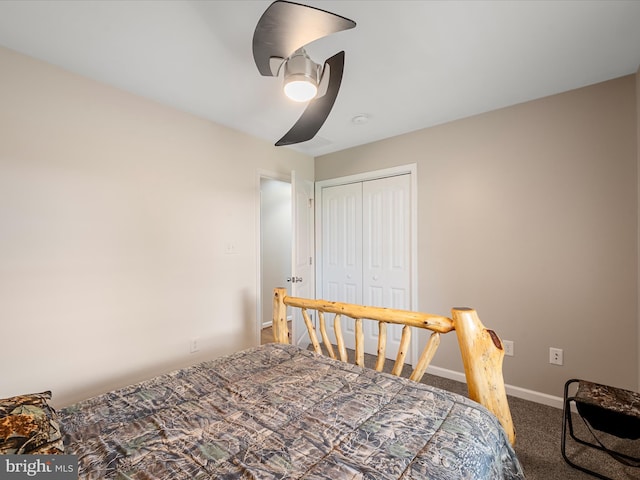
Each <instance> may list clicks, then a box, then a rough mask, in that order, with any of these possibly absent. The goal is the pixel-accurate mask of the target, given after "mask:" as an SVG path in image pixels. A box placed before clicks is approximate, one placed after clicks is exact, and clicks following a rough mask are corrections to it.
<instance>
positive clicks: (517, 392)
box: [427, 367, 563, 409]
mask: <svg viewBox="0 0 640 480" xmlns="http://www.w3.org/2000/svg"><path fill="white" fill-rule="evenodd" d="M427 373H430V374H432V375H437V376H438V377H443V378H448V379H449V380H456V381H458V382H462V383H467V379H466V377H465V375H464V373H462V372H456V371H455V370H449V369H447V368H441V367H429V368H427ZM505 390H506V391H507V395H511V396H513V397H517V398H522V399H523V400H529V401H531V402H536V403H541V404H543V405H547V406H549V407H555V408H559V409H562V404H563V400H562V397H555V396H553V395H548V394H546V393H540V392H536V391H534V390H528V389H526V388H521V387H515V386H513V385H506V384H505Z"/></svg>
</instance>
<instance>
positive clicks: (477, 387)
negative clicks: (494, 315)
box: [451, 308, 516, 444]
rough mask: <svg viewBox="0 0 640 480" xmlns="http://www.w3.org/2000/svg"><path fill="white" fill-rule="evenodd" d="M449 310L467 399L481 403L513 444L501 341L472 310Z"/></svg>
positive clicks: (512, 427) (512, 429) (514, 435)
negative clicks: (497, 421)
mask: <svg viewBox="0 0 640 480" xmlns="http://www.w3.org/2000/svg"><path fill="white" fill-rule="evenodd" d="M451 313H452V317H453V323H454V328H455V331H456V336H457V337H458V344H459V345H460V353H461V355H462V363H463V365H464V371H465V375H466V377H467V387H468V388H469V398H471V399H472V400H475V401H476V402H478V403H481V404H482V405H484V406H485V407H487V409H489V410H490V411H491V412H492V413H493V414H494V415H495V416H496V417H498V420H499V421H500V423H501V424H502V427H503V428H504V430H505V432H506V433H507V437H508V438H509V441H510V442H511V444H514V443H515V440H516V432H515V428H514V426H513V420H512V419H511V412H510V410H509V404H508V402H507V393H506V391H505V388H504V378H503V376H502V361H503V359H504V349H503V347H502V341H501V340H500V338H499V337H498V335H496V333H495V332H494V331H492V330H488V329H486V328H485V326H484V325H483V324H482V322H481V321H480V319H479V318H478V314H477V313H476V311H475V310H473V309H470V308H454V309H452V311H451Z"/></svg>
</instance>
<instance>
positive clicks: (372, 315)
mask: <svg viewBox="0 0 640 480" xmlns="http://www.w3.org/2000/svg"><path fill="white" fill-rule="evenodd" d="M287 307H292V308H299V309H300V310H301V312H302V317H303V319H304V322H305V324H306V326H307V330H308V333H309V338H310V340H311V344H312V345H313V348H314V350H315V351H316V353H319V354H323V351H322V348H321V346H320V342H319V341H318V336H317V334H316V330H315V328H314V326H313V323H312V321H311V318H310V316H309V313H308V310H315V311H316V312H317V313H318V322H319V329H320V336H321V338H322V343H323V345H324V347H325V349H326V351H327V352H328V354H329V356H330V357H332V358H334V359H339V360H341V361H343V362H347V361H348V359H347V350H346V347H345V343H344V338H343V335H342V330H341V326H340V320H341V317H343V316H344V317H349V318H352V319H354V320H355V363H356V365H359V366H362V367H364V329H363V321H377V322H378V331H379V336H378V356H377V361H376V365H375V369H376V370H378V371H381V370H382V368H383V365H384V362H385V358H386V338H387V336H386V327H387V324H389V323H393V324H398V325H403V329H402V337H401V340H400V348H399V350H398V353H397V355H396V360H395V364H394V367H393V369H392V372H391V373H392V374H393V375H400V372H401V371H402V368H403V366H404V362H405V358H406V355H407V352H408V351H409V345H410V342H411V327H415V328H422V329H426V330H431V332H432V333H431V336H430V337H429V340H428V341H427V344H426V345H425V346H424V348H423V350H422V353H421V355H420V358H419V360H418V362H417V364H416V366H415V368H414V370H413V372H412V374H411V376H410V379H411V380H414V381H416V382H419V381H420V379H421V378H422V376H423V375H424V373H425V371H426V369H427V367H428V366H429V363H430V362H431V360H432V359H433V356H434V354H435V352H436V350H437V348H438V345H439V344H440V335H441V334H443V333H449V332H452V331H455V332H456V336H457V338H458V345H459V346H460V353H461V355H462V362H463V365H464V371H465V376H466V380H467V388H468V390H469V398H471V399H472V400H475V401H476V402H478V403H480V404H482V405H484V406H485V407H486V408H487V409H488V410H489V411H490V412H492V413H493V414H494V415H495V416H496V417H497V418H498V420H499V421H500V423H501V425H502V427H503V428H504V430H505V432H506V434H507V437H508V438H509V441H510V442H511V444H514V443H515V438H516V434H515V428H514V426H513V420H512V418H511V411H510V410H509V404H508V402H507V394H506V391H505V386H504V378H503V376H502V361H503V359H504V348H503V346H502V341H501V340H500V337H498V335H497V334H496V333H495V332H494V331H493V330H489V329H487V328H485V326H484V325H483V324H482V322H481V321H480V319H479V317H478V314H477V313H476V311H475V310H473V309H471V308H453V309H452V310H451V318H449V317H443V316H441V315H434V314H429V313H420V312H412V311H408V310H397V309H390V308H380V307H368V306H362V305H355V304H349V303H341V302H329V301H326V300H312V299H307V298H299V297H290V296H287V291H286V289H284V288H276V289H274V298H273V333H274V340H275V342H277V343H287V344H288V343H290V339H291V335H290V333H289V327H288V324H287ZM326 313H329V314H333V315H334V317H333V322H334V331H335V334H336V345H337V349H338V356H336V353H335V352H334V349H333V346H332V343H331V341H330V340H329V337H328V335H327V329H326V319H325V314H326Z"/></svg>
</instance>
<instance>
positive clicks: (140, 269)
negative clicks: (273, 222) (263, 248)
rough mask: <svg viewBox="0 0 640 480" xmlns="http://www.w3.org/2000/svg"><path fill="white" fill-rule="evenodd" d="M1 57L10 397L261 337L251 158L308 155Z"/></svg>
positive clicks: (0, 245)
mask: <svg viewBox="0 0 640 480" xmlns="http://www.w3.org/2000/svg"><path fill="white" fill-rule="evenodd" d="M0 72H1V73H0V79H1V82H0V106H1V107H0V332H1V333H0V338H1V340H0V346H1V355H2V362H0V397H3V396H8V395H13V394H18V393H27V392H33V391H42V390H46V389H51V390H53V393H54V403H55V404H56V405H57V406H62V405H65V404H68V403H69V402H72V401H75V400H78V399H81V398H84V397H86V396H88V395H91V394H94V393H98V392H101V391H105V390H108V389H110V388H113V387H115V386H119V385H123V384H126V383H128V382H130V381H134V380H137V379H141V378H144V377H147V376H149V375H152V374H155V373H157V372H161V371H166V370H168V369H173V368H176V367H179V366H181V365H186V364H188V363H192V362H194V361H196V360H198V359H203V358H209V357H212V356H215V355H220V354H223V353H227V352H232V351H235V350H238V349H240V348H244V347H247V346H249V345H254V344H256V343H257V335H256V333H257V327H256V325H257V323H256V322H257V320H256V295H257V288H258V286H257V281H256V280H257V270H258V267H257V251H258V244H257V242H258V241H259V235H258V232H257V231H256V230H257V229H256V225H257V218H256V215H257V212H258V210H259V209H258V189H259V186H258V181H257V178H258V173H257V172H258V170H259V169H265V170H269V171H272V172H276V173H282V174H288V173H289V172H290V171H291V169H292V168H295V169H296V170H298V171H301V172H303V173H304V174H305V175H307V176H311V177H312V176H313V159H312V158H311V157H307V156H303V155H301V154H297V153H295V152H292V151H291V150H288V149H278V148H275V147H273V146H272V145H270V144H268V143H267V142H264V141H262V140H258V139H254V138H251V137H248V136H246V135H243V134H241V133H238V132H236V131H233V130H230V129H227V128H225V127H222V126H219V125H215V124H212V123H210V122H207V121H204V120H202V119H199V118H196V117H193V116H190V115H188V114H184V113H180V112H178V111H176V110H172V109H170V108H166V107H163V106H161V105H159V104H156V103H153V102H150V101H147V100H144V99H142V98H140V97H135V96H132V95H129V94H126V93H123V92H122V91H119V90H116V89H114V88H110V87H107V86H104V85H102V84H99V83H96V82H94V81H91V80H88V79H85V78H82V77H79V76H77V75H73V74H71V73H68V72H65V71H63V70H60V69H57V68H54V67H51V66H48V65H46V64H44V63H41V62H38V61H35V60H32V59H29V58H27V57H25V56H22V55H19V54H16V53H13V52H11V51H8V50H6V49H2V48H0ZM229 243H233V244H234V245H235V249H236V252H237V254H234V255H227V254H226V248H227V245H228V244H229ZM194 337H197V338H199V346H200V352H199V353H197V354H189V341H190V339H191V338H194Z"/></svg>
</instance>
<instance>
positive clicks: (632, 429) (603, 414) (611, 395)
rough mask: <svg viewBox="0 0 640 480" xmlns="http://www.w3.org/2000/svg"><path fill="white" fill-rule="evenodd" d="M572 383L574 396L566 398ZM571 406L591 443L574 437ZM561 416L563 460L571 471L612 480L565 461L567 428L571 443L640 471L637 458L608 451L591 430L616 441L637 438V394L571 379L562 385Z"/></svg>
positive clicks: (639, 408)
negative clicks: (603, 454)
mask: <svg viewBox="0 0 640 480" xmlns="http://www.w3.org/2000/svg"><path fill="white" fill-rule="evenodd" d="M573 383H577V384H578V387H577V390H576V393H575V394H574V395H573V396H569V388H570V386H571V384H573ZM571 402H573V403H574V404H575V407H576V410H577V412H578V415H579V416H580V417H581V418H582V419H583V420H584V422H585V425H586V427H587V429H588V430H589V432H590V433H591V435H592V437H593V441H587V440H585V439H582V438H578V437H577V436H576V435H575V432H574V430H573V422H572V419H571ZM562 416H563V422H562V443H561V450H562V457H563V458H564V460H565V461H566V462H567V463H568V464H569V465H571V466H572V467H573V468H577V469H578V470H581V471H583V472H585V473H588V474H590V475H593V476H595V477H598V478H602V479H604V480H612V479H611V478H610V477H607V476H605V475H603V474H601V473H598V472H595V471H593V470H590V469H588V468H586V467H583V466H581V465H577V464H575V463H574V462H572V461H571V460H570V459H569V458H568V457H567V454H566V449H565V447H566V440H567V426H568V427H569V429H568V430H569V435H570V437H571V438H572V439H573V440H574V441H576V442H578V443H580V444H582V445H586V446H588V447H591V448H595V449H597V450H600V451H603V452H605V453H607V454H608V455H609V456H610V457H612V458H613V459H614V460H616V461H618V462H620V463H622V464H624V465H626V466H629V467H634V468H638V467H640V458H637V457H632V456H630V455H627V454H624V453H621V452H618V451H616V450H612V449H610V448H607V447H606V446H605V445H604V444H603V443H602V442H601V441H600V440H599V439H598V436H597V435H596V433H595V432H594V430H599V431H601V432H605V433H608V434H610V435H614V436H616V437H618V438H623V439H629V440H637V439H638V438H640V394H638V393H636V392H631V391H629V390H623V389H621V388H615V387H610V386H608V385H601V384H598V383H593V382H588V381H585V380H579V379H575V378H574V379H571V380H569V381H567V383H565V385H564V406H563V413H562Z"/></svg>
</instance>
